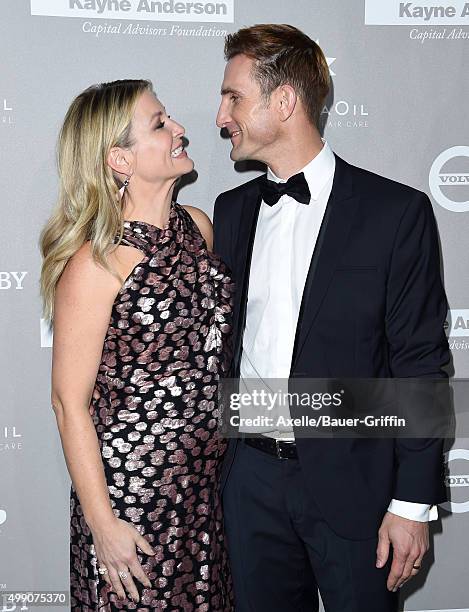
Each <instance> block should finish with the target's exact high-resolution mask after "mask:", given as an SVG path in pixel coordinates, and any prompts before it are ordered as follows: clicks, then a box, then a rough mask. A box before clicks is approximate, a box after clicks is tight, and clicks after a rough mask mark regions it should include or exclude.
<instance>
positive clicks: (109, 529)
mask: <svg viewBox="0 0 469 612" xmlns="http://www.w3.org/2000/svg"><path fill="white" fill-rule="evenodd" d="M114 253H115V255H114V254H113V255H114V257H113V258H112V257H111V258H110V263H111V265H114V267H115V268H116V269H117V271H118V272H119V273H120V274H121V275H122V276H123V277H124V278H126V276H127V275H128V274H129V272H130V271H131V269H132V268H133V267H134V266H135V265H136V264H137V263H138V262H139V261H140V260H141V259H142V258H143V254H142V252H141V251H138V250H137V249H134V248H132V247H125V246H120V247H118V249H117V250H116V251H115V252H114ZM117 253H118V254H119V259H117ZM119 289H120V285H119V281H118V280H117V279H116V278H114V276H113V275H112V274H111V273H110V272H108V271H106V270H104V269H103V268H101V267H100V266H98V265H97V264H96V263H95V262H94V261H93V259H92V257H91V249H90V244H89V243H85V244H84V245H83V247H82V248H81V249H80V250H79V251H78V252H77V253H76V254H75V255H74V256H73V257H72V258H71V259H70V261H69V262H68V263H67V265H66V267H65V269H64V271H63V273H62V276H61V277H60V280H59V282H58V284H57V288H56V297H55V304H54V341H53V353H52V407H53V409H54V412H55V415H56V418H57V425H58V428H59V432H60V437H61V440H62V447H63V451H64V455H65V461H66V463H67V467H68V471H69V473H70V477H71V479H72V482H73V485H74V487H75V490H76V492H77V495H78V498H79V500H80V505H81V506H82V508H83V514H84V517H85V521H86V523H87V524H88V526H89V527H90V529H91V531H92V536H93V542H94V544H95V547H96V552H97V556H98V561H99V563H100V565H105V566H106V567H107V568H108V570H109V573H108V574H106V575H105V579H106V580H107V581H109V579H110V584H112V586H113V588H114V590H115V591H116V592H117V593H118V595H119V596H121V597H123V596H125V594H124V590H123V588H122V584H121V582H120V579H119V577H118V571H120V570H127V568H130V570H131V572H132V574H133V576H135V577H137V578H138V579H139V580H140V581H141V582H142V583H144V584H146V585H147V586H148V585H149V581H148V578H147V576H146V575H145V572H144V571H143V568H142V567H141V565H140V563H139V561H138V558H137V556H136V550H135V545H136V544H137V545H138V547H139V548H140V549H141V550H143V551H144V552H145V553H146V554H153V549H152V547H151V546H150V544H149V543H148V542H147V541H146V540H145V539H144V538H143V537H142V536H141V535H140V534H139V532H138V531H137V530H136V529H135V527H134V526H133V525H131V524H130V523H128V522H127V521H122V520H121V519H118V518H117V517H116V516H115V515H114V513H113V511H112V507H111V502H110V498H109V493H108V488H107V483H106V479H105V474H104V468H103V463H102V459H101V453H100V449H99V443H98V437H97V434H96V430H95V427H94V423H93V421H92V418H91V415H90V413H89V406H90V402H91V398H92V394H93V389H94V384H95V381H96V376H97V373H98V368H99V364H100V360H101V355H102V350H103V344H104V339H105V336H106V332H107V329H108V325H109V320H110V316H111V310H112V305H113V302H114V299H115V296H116V295H117V292H118V291H119ZM108 577H109V579H108ZM123 582H124V581H123ZM124 584H125V586H126V588H127V589H128V590H129V592H130V594H131V595H132V596H133V597H134V598H135V597H137V598H138V592H137V589H136V587H135V584H134V583H133V580H132V577H130V578H128V579H126V580H125V582H124Z"/></svg>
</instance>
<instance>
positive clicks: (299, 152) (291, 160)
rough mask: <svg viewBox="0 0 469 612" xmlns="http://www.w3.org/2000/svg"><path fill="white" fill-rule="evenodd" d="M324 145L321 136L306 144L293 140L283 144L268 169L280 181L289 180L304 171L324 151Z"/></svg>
mask: <svg viewBox="0 0 469 612" xmlns="http://www.w3.org/2000/svg"><path fill="white" fill-rule="evenodd" d="M323 146H324V143H323V142H322V140H321V137H320V136H319V134H318V135H317V137H313V138H311V139H308V140H307V141H306V142H304V141H303V142H301V140H300V141H298V140H296V139H295V140H291V141H289V142H287V143H283V144H282V148H281V153H278V154H276V155H275V156H272V159H271V160H269V161H268V162H267V165H268V167H269V168H270V169H271V170H272V172H273V173H274V174H275V176H277V177H278V178H279V179H282V180H287V179H289V178H290V177H291V176H293V175H294V174H297V173H298V172H300V170H302V169H303V168H304V167H305V166H306V165H307V164H309V162H310V161H312V160H313V159H314V158H315V157H316V155H318V153H320V151H321V150H322V148H323Z"/></svg>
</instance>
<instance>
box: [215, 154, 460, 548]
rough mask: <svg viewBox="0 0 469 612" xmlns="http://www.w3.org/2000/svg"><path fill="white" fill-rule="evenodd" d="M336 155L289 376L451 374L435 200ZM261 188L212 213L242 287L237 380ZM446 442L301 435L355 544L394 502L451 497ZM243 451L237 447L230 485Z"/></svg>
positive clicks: (219, 248) (310, 476)
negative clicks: (445, 465) (445, 461)
mask: <svg viewBox="0 0 469 612" xmlns="http://www.w3.org/2000/svg"><path fill="white" fill-rule="evenodd" d="M335 157H336V169H335V174H334V180H333V185H332V191H331V194H330V198H329V201H328V204H327V208H326V212H325V215H324V220H323V222H322V225H321V229H320V233H319V237H318V240H317V243H316V247H315V250H314V253H313V256H312V259H311V263H310V268H309V272H308V275H307V279H306V283H305V288H304V293H303V299H302V303H301V308H300V314H299V319H298V324H297V329H296V336H295V342H294V350H293V356H292V361H291V370H290V377H292V378H294V377H304V376H307V377H311V378H331V377H352V378H354V377H363V378H375V377H386V378H389V377H398V378H400V377H446V373H445V372H444V371H443V370H442V367H443V366H444V365H445V364H446V363H447V362H448V361H449V347H448V341H447V338H446V335H445V332H444V322H445V318H446V313H447V301H446V296H445V292H444V289H443V286H442V282H441V277H440V257H439V245H438V237H437V229H436V224H435V219H434V216H433V210H432V206H431V203H430V201H429V199H428V197H427V196H426V195H425V194H424V193H422V192H420V191H417V190H416V189H413V188H411V187H408V186H405V185H402V184H400V183H397V182H394V181H391V180H389V179H386V178H384V177H381V176H378V175H376V174H373V173H372V172H369V171H367V170H363V169H361V168H357V167H355V166H352V165H350V164H348V163H347V162H345V161H344V160H343V159H341V158H340V157H338V156H337V155H336V156H335ZM259 184H260V178H257V179H254V180H252V181H250V182H248V183H246V184H244V185H241V186H239V187H236V188H235V189H232V190H230V191H227V192H225V193H222V194H221V195H219V196H218V198H217V200H216V202H215V209H214V237H215V241H214V251H215V252H217V253H219V254H220V255H221V256H222V258H223V259H224V261H225V262H226V263H227V265H228V266H229V267H230V269H231V271H232V275H233V280H234V281H235V283H236V293H235V304H234V324H233V332H234V360H233V370H232V375H233V376H238V375H239V365H240V356H241V351H242V342H243V332H244V327H245V315H246V303H247V292H248V284H249V271H250V264H251V253H252V247H253V241H254V236H255V231H256V222H257V215H258V212H259V208H260V204H261V195H260V189H259ZM310 205H314V203H312V204H310ZM285 248H289V245H285ZM272 265H273V266H275V262H274V261H273V262H272ZM279 282H282V279H279ZM272 333H273V334H274V333H275V329H273V330H272ZM442 444H443V441H442V440H440V439H399V440H396V439H389V438H388V439H383V438H381V439H363V438H361V439H358V438H356V439H344V438H342V439H324V438H322V439H318V438H310V439H305V438H297V447H298V454H299V460H300V464H301V468H302V471H303V473H304V479H305V488H306V491H307V495H309V496H311V497H310V499H311V502H312V503H313V500H314V503H315V504H317V505H318V506H319V508H320V510H321V512H322V514H323V516H324V518H325V520H326V521H327V522H328V523H329V525H330V526H331V527H332V529H334V531H336V533H338V534H339V535H342V536H343V537H347V538H351V539H364V538H368V537H374V536H376V533H377V529H378V528H379V525H380V523H381V520H382V518H383V516H384V514H385V512H386V509H387V506H388V504H389V502H390V500H391V499H392V498H396V499H399V500H403V501H412V502H420V503H427V504H435V503H439V502H441V501H443V500H444V499H445V489H444V471H443V458H442ZM235 452H236V441H235V440H231V441H230V446H229V450H228V452H227V455H226V458H225V462H224V470H223V476H222V487H223V486H224V484H225V482H226V479H227V477H228V474H229V470H230V466H231V463H232V460H233V457H234V453H235Z"/></svg>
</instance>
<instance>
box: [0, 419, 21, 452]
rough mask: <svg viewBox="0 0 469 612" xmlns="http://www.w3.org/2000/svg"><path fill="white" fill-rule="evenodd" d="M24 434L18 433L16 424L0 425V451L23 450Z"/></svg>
mask: <svg viewBox="0 0 469 612" xmlns="http://www.w3.org/2000/svg"><path fill="white" fill-rule="evenodd" d="M22 437H23V434H20V433H18V431H17V429H16V426H12V427H10V426H6V425H5V426H4V427H0V452H2V451H16V450H22V448H23V443H22V440H21V438H22Z"/></svg>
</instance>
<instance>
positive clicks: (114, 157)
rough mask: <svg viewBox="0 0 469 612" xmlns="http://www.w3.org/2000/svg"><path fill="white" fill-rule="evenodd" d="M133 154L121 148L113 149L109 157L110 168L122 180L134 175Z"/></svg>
mask: <svg viewBox="0 0 469 612" xmlns="http://www.w3.org/2000/svg"><path fill="white" fill-rule="evenodd" d="M131 157H132V154H131V152H130V151H126V150H125V149H121V148H120V147H112V149H111V150H110V151H109V154H108V156H107V160H106V161H107V164H108V166H109V167H110V168H111V169H112V170H113V171H114V172H115V173H116V174H117V175H118V176H119V178H121V176H123V178H122V180H124V179H125V177H129V176H131V175H132V159H131Z"/></svg>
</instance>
